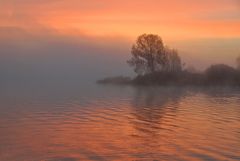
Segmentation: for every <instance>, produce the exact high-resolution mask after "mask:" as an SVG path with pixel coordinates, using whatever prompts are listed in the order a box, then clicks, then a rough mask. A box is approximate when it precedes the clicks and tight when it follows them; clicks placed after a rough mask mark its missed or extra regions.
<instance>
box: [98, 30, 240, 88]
mask: <svg viewBox="0 0 240 161" xmlns="http://www.w3.org/2000/svg"><path fill="white" fill-rule="evenodd" d="M131 56H132V57H131V58H130V60H128V61H127V63H128V64H129V65H130V66H131V67H133V69H134V71H135V72H136V74H137V76H136V77H135V78H133V79H130V78H128V77H122V76H119V77H112V78H105V79H103V80H99V81H98V83H102V84H109V83H110V84H133V85H178V86H182V85H198V86H208V85H211V86H213V85H214V86H240V57H239V58H237V59H236V62H237V68H233V67H231V66H228V65H225V64H216V65H211V66H210V67H208V68H207V69H206V70H205V71H203V72H196V71H195V70H194V69H193V68H185V66H184V64H183V63H182V61H181V58H180V56H179V54H178V51H177V50H175V49H170V48H169V47H167V46H164V44H163V41H162V39H161V38H160V37H159V36H158V35H153V34H143V35H140V36H139V37H138V38H137V41H136V43H135V44H133V46H132V50H131Z"/></svg>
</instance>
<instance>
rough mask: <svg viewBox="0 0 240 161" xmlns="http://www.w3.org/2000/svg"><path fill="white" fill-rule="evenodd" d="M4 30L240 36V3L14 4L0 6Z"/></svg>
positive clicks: (15, 0) (75, 0)
mask: <svg viewBox="0 0 240 161" xmlns="http://www.w3.org/2000/svg"><path fill="white" fill-rule="evenodd" d="M0 6H1V7H0V17H1V20H0V25H1V26H18V27H23V28H27V29H28V30H35V29H38V28H43V27H45V28H53V29H56V30H57V31H59V32H62V33H64V34H78V33H81V34H82V33H84V34H87V35H93V36H94V35H121V36H127V37H136V36H137V35H138V34H141V33H144V32H153V33H158V34H160V35H162V36H163V37H167V38H171V39H178V38H179V37H180V38H199V37H240V31H239V28H240V10H239V9H240V7H239V3H238V2H237V0H210V1H209V0H195V1H192V0H169V1H163V0H132V1H124V0H123V1H117V0H111V1H110V0H102V1H99V0H89V1H82V0H71V1H69V0H60V1H56V0H53V1H47V0H41V1H37V2H36V1H34V0H23V1H21V2H20V1H19V0H12V1H10V2H9V1H6V0H3V2H0Z"/></svg>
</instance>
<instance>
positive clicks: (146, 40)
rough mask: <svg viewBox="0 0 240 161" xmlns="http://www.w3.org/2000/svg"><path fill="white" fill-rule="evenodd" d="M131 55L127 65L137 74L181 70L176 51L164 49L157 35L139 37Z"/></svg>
mask: <svg viewBox="0 0 240 161" xmlns="http://www.w3.org/2000/svg"><path fill="white" fill-rule="evenodd" d="M131 54H132V58H131V59H130V60H128V61H127V63H128V64H129V65H130V66H132V67H134V71H135V72H136V73H137V74H146V73H154V72H156V71H179V70H181V69H182V65H181V59H180V57H179V56H178V53H177V51H176V50H172V49H169V48H167V47H164V45H163V42H162V39H161V38H160V36H158V35H154V34H143V35H140V36H139V37H138V38H137V41H136V43H135V44H134V45H133V46H132V50H131Z"/></svg>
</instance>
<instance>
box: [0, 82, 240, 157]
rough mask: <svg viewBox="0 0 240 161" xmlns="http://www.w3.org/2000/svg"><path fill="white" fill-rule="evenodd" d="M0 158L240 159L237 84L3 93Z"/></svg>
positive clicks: (79, 88)
mask: <svg viewBox="0 0 240 161" xmlns="http://www.w3.org/2000/svg"><path fill="white" fill-rule="evenodd" d="M0 160H1V161H80V160H99V161H105V160H146V161H148V160H149V161H151V160H171V161H174V160H213V161H214V160H240V89H230V88H210V89H206V88H201V89H200V88H197V89H196V88H176V87H130V86H100V85H87V86H84V87H74V88H72V89H67V88H64V87H61V88H60V87H59V88H52V89H51V88H49V89H48V90H47V91H46V89H42V88H33V89H25V88H22V89H18V90H15V91H9V90H5V91H4V92H1V95H0Z"/></svg>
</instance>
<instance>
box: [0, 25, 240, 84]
mask: <svg viewBox="0 0 240 161" xmlns="http://www.w3.org/2000/svg"><path fill="white" fill-rule="evenodd" d="M0 35H1V38H0V75H1V80H0V81H1V83H0V86H1V87H2V88H4V89H9V88H10V87H11V88H13V89H16V87H18V88H20V87H21V88H25V87H27V88H29V87H44V88H48V87H57V88H63V87H70V86H72V87H75V86H78V85H81V84H82V83H84V84H86V83H90V84H91V83H94V82H95V81H96V80H98V79H101V78H104V77H109V76H118V75H124V76H134V73H133V71H132V69H131V68H130V67H128V65H127V63H126V60H127V59H129V57H130V49H131V45H132V43H133V42H134V40H129V39H127V38H123V37H107V36H106V37H90V36H85V35H82V36H66V35H62V34H60V33H57V32H56V31H51V30H43V31H41V34H40V32H38V33H32V32H27V31H25V30H23V29H21V28H14V27H2V28H0ZM163 39H164V38H163ZM239 42H240V40H239V39H233V40H225V41H221V40H208V41H206V40H196V41H190V40H189V41H186V40H185V41H167V42H166V43H167V45H169V46H171V47H174V48H177V49H178V50H179V53H180V56H181V57H182V59H183V62H185V63H186V64H187V65H188V64H189V65H195V67H196V68H198V69H204V68H205V67H207V66H208V65H210V64H212V63H215V62H219V63H226V64H230V65H234V61H235V58H236V56H237V54H238V53H239V52H240V49H239V48H240V47H239V46H238V45H237V44H238V43H239Z"/></svg>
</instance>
